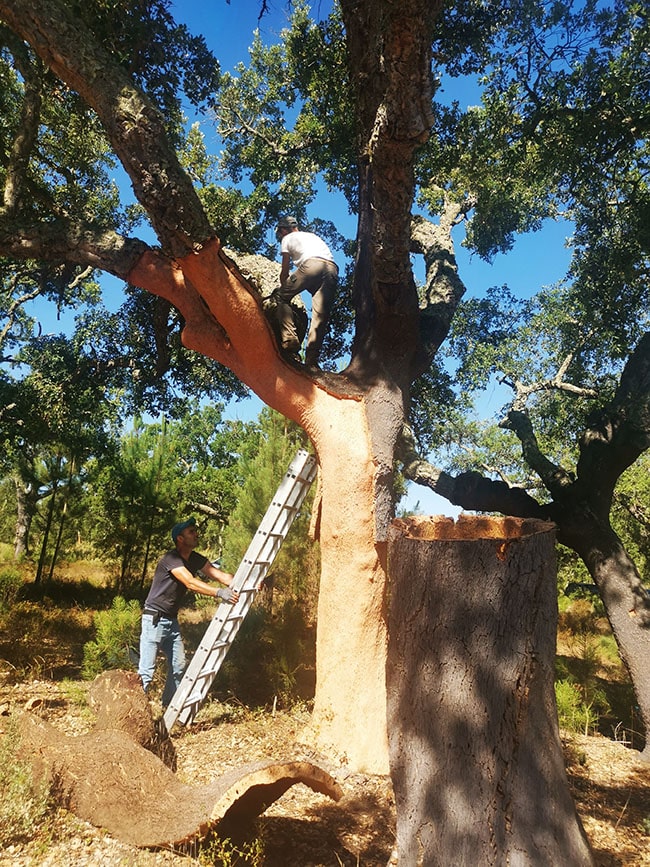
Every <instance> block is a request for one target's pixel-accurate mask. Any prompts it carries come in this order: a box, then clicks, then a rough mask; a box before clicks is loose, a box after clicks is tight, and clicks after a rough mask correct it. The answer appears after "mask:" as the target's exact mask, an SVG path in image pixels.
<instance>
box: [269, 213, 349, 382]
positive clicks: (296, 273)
mask: <svg viewBox="0 0 650 867" xmlns="http://www.w3.org/2000/svg"><path fill="white" fill-rule="evenodd" d="M275 237H276V238H277V239H278V241H280V244H281V246H280V249H281V252H282V269H281V271H280V289H279V290H278V292H277V293H276V296H277V298H278V299H279V305H278V310H277V316H278V319H279V324H280V339H281V346H282V351H283V353H284V354H286V355H288V356H289V357H291V356H293V357H295V358H297V357H298V352H299V351H300V345H301V340H300V339H299V335H298V332H297V330H296V326H295V321H294V316H293V312H292V309H291V305H290V303H289V302H290V301H291V299H292V298H293V297H294V296H296V295H298V294H299V293H300V292H304V291H307V292H309V293H310V295H311V296H312V300H311V323H310V325H309V334H308V335H307V346H306V348H305V365H306V366H307V367H312V368H315V367H318V354H319V352H320V349H321V346H322V345H323V340H324V339H325V334H326V332H327V322H328V320H329V317H330V313H331V310H332V305H333V304H334V296H335V294H336V286H337V283H338V274H339V269H338V268H337V267H336V263H335V262H334V257H333V256H332V254H331V252H330V249H329V247H328V246H327V244H326V243H325V241H323V240H322V239H321V238H319V237H318V235H314V233H313V232H301V231H300V230H299V229H298V222H297V221H296V218H295V217H280V219H279V220H278V227H277V230H276V233H275ZM291 264H293V267H294V270H293V271H292V272H291V273H289V270H290V267H291Z"/></svg>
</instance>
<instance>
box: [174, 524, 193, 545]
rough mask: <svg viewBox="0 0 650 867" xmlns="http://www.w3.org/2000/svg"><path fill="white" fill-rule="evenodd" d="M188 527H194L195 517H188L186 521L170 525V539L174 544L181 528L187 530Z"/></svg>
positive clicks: (181, 530)
mask: <svg viewBox="0 0 650 867" xmlns="http://www.w3.org/2000/svg"><path fill="white" fill-rule="evenodd" d="M188 527H196V518H188V519H187V521H183V522H182V523H180V524H174V526H173V527H172V540H173V542H174V545H175V544H176V539H177V538H178V537H179V536H180V534H181V533H182V532H183V530H187V528H188Z"/></svg>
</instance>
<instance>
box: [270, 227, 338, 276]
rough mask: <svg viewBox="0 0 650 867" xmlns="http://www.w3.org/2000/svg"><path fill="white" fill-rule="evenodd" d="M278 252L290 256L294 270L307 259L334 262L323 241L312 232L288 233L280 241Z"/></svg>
mask: <svg viewBox="0 0 650 867" xmlns="http://www.w3.org/2000/svg"><path fill="white" fill-rule="evenodd" d="M280 250H281V251H282V252H283V253H288V254H289V256H291V261H292V262H293V264H294V267H295V268H299V267H300V265H302V263H303V262H305V261H306V260H307V259H327V261H329V262H333V261H334V256H332V254H331V252H330V248H329V247H328V246H327V244H326V243H325V241H323V240H322V239H321V238H319V237H318V235H314V233H313V232H289V233H288V234H286V235H285V236H284V238H283V239H282V244H281V245H280Z"/></svg>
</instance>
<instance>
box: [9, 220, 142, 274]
mask: <svg viewBox="0 0 650 867" xmlns="http://www.w3.org/2000/svg"><path fill="white" fill-rule="evenodd" d="M148 249H149V247H148V245H147V244H145V243H144V242H143V241H139V240H137V239H134V238H125V237H124V236H123V235H119V234H118V233H117V232H113V231H110V230H100V229H96V228H94V227H93V226H89V225H87V224H83V223H80V222H75V221H73V220H65V219H58V220H53V221H51V222H48V223H39V224H38V225H29V226H28V225H26V226H20V225H17V224H16V222H15V221H14V220H10V219H8V218H0V250H2V253H3V255H6V256H11V257H13V258H15V259H22V260H25V259H36V260H39V261H43V262H56V263H59V262H72V263H74V264H76V265H83V266H87V267H91V268H101V269H102V270H103V271H108V272H109V273H110V274H114V275H115V276H116V277H121V278H122V279H125V280H126V278H127V276H128V274H129V271H130V270H131V269H132V268H133V266H134V265H135V263H136V262H137V260H138V259H139V258H140V256H142V254H143V253H144V252H145V251H146V250H148Z"/></svg>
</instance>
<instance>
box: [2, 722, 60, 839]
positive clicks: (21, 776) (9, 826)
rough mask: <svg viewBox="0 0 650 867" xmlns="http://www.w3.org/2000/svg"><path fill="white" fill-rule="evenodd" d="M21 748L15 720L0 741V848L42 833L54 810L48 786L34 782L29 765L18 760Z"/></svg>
mask: <svg viewBox="0 0 650 867" xmlns="http://www.w3.org/2000/svg"><path fill="white" fill-rule="evenodd" d="M19 746H20V733H19V731H18V724H17V722H16V720H15V719H13V718H12V719H10V720H9V724H8V726H7V729H6V732H5V736H4V737H3V738H2V740H0V848H6V847H7V846H8V845H10V844H13V843H18V842H21V841H24V840H29V839H31V838H32V837H34V836H35V835H36V834H37V833H38V832H39V831H42V825H43V819H44V817H45V816H46V814H47V813H48V812H49V811H50V808H51V798H50V790H49V786H48V785H47V784H46V783H41V784H36V783H35V782H34V777H33V774H32V767H31V764H30V762H29V761H27V760H25V759H21V758H19V756H18V748H19Z"/></svg>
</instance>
